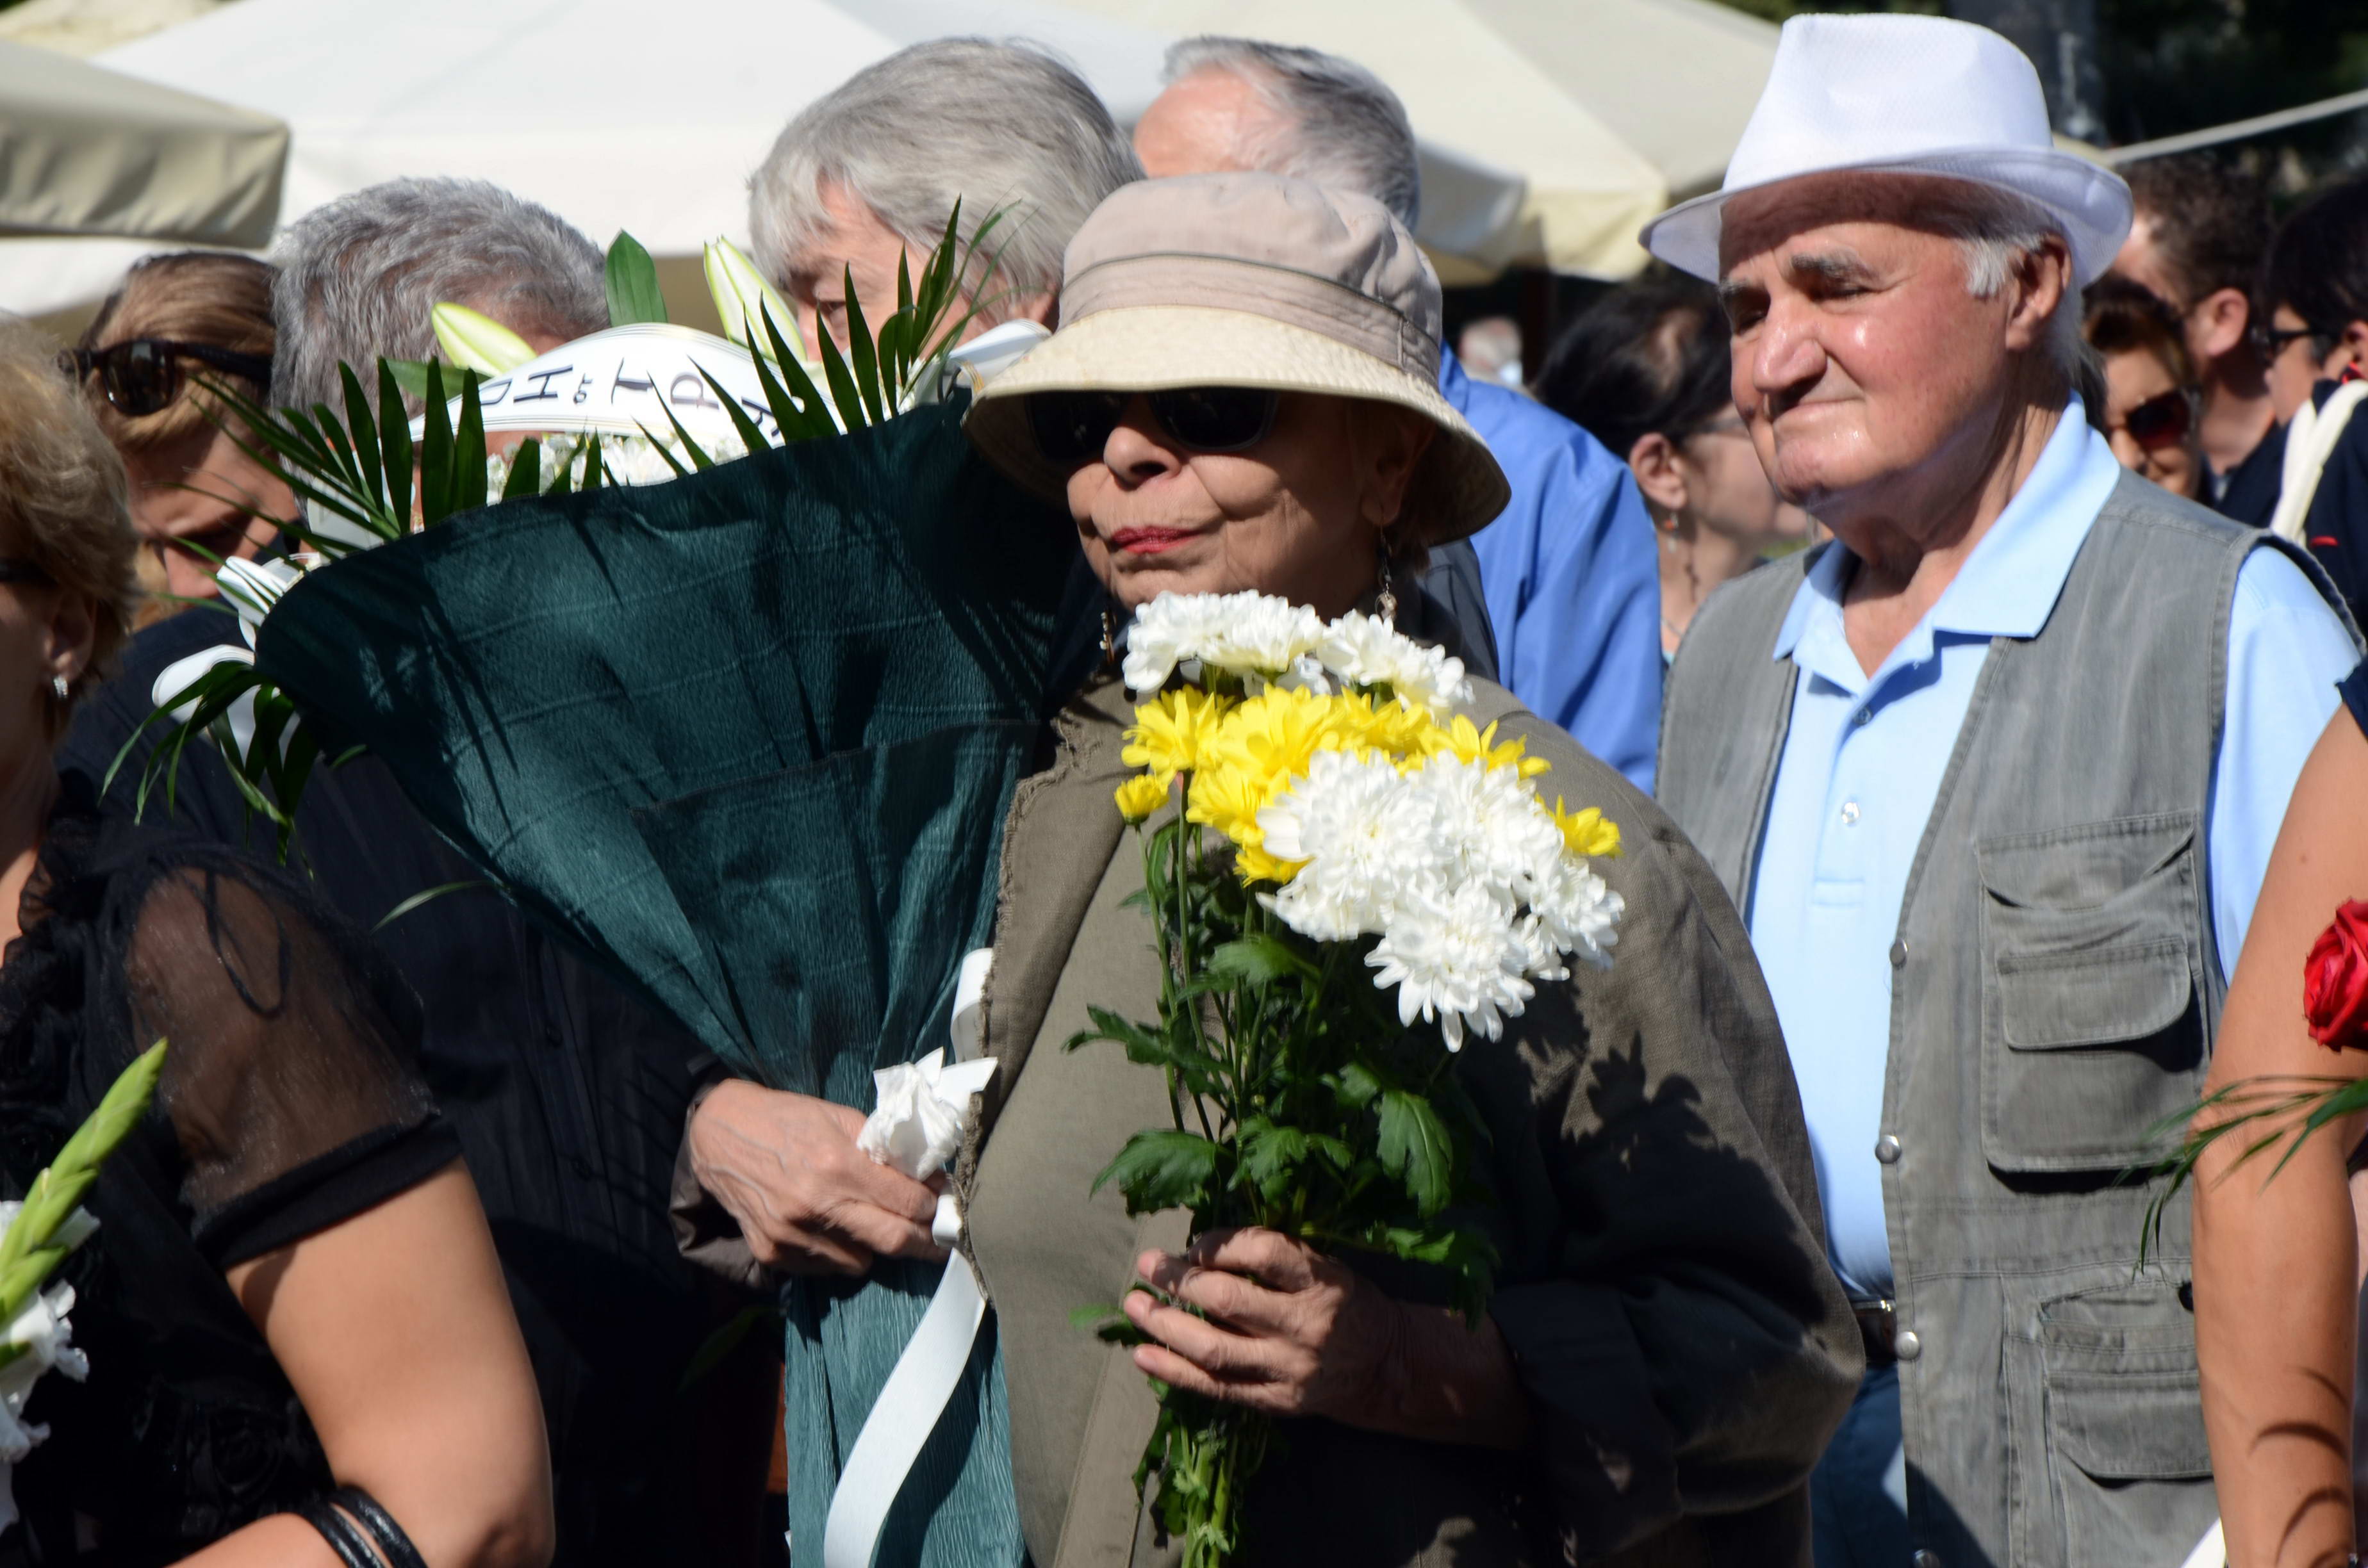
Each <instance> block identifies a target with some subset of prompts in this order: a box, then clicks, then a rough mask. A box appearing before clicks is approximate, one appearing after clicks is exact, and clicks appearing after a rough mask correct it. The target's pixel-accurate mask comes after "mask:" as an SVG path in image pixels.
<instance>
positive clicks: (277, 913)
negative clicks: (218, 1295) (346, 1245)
mask: <svg viewBox="0 0 2368 1568" xmlns="http://www.w3.org/2000/svg"><path fill="white" fill-rule="evenodd" d="M244 870H245V869H244V868H241V869H232V868H229V867H227V866H218V865H208V864H181V865H176V866H172V867H170V868H167V869H163V870H162V871H161V872H160V873H159V874H158V875H156V876H155V878H154V881H150V882H149V883H148V885H147V887H146V889H145V891H144V892H143V893H142V895H141V897H140V900H139V903H138V906H137V913H136V915H135V916H134V918H133V919H132V921H131V928H130V931H129V933H128V936H129V940H128V942H126V944H125V946H124V949H123V970H122V974H123V987H124V991H123V1001H124V1006H125V1012H126V1015H127V1017H128V1021H129V1022H130V1024H131V1043H132V1045H133V1047H134V1048H135V1049H138V1048H144V1047H145V1046H147V1045H148V1044H150V1043H153V1042H154V1040H159V1039H162V1040H166V1041H167V1042H168V1049H167V1051H166V1052H165V1069H164V1075H163V1078H162V1081H161V1083H160V1085H159V1089H158V1098H159V1100H160V1102H161V1103H162V1105H163V1107H164V1108H165V1113H166V1114H167V1115H168V1116H169V1117H170V1119H171V1121H172V1126H173V1131H174V1135H175V1137H176V1140H177V1142H178V1143H179V1145H180V1149H181V1153H182V1154H183V1157H184V1159H185V1160H186V1163H187V1164H186V1173H185V1181H184V1186H183V1189H182V1195H181V1196H182V1198H183V1199H184V1201H185V1202H187V1203H188V1206H189V1208H190V1209H191V1210H193V1211H194V1213H195V1221H194V1224H193V1226H192V1234H193V1236H194V1238H195V1240H196V1241H197V1243H198V1244H199V1248H200V1249H201V1250H202V1251H204V1252H205V1253H206V1255H207V1256H208V1257H209V1258H210V1259H211V1261H212V1262H214V1263H215V1264H216V1266H217V1267H223V1268H227V1267H231V1266H232V1265H233V1264H236V1263H240V1262H243V1261H245V1260H246V1259H248V1258H252V1257H256V1256H261V1255H262V1254H263V1253H266V1252H268V1251H270V1250H272V1249H273V1248H275V1247H279V1246H282V1245H285V1244H288V1243H290V1242H292V1241H295V1240H297V1239H298V1238H300V1237H302V1236H303V1235H306V1234H309V1233H312V1232H313V1231H317V1230H321V1229H323V1228H324V1227H326V1226H329V1225H333V1224H336V1223H337V1222H338V1221H342V1220H346V1219H348V1218H350V1217H352V1216H353V1215H354V1214H357V1213H359V1212H360V1211H361V1210H364V1209H367V1208H369V1207H370V1206H371V1205H373V1204H376V1203H379V1202H381V1201H383V1200H384V1199H388V1198H391V1197H393V1196H394V1195H395V1194H396V1193H398V1192H401V1191H403V1190H404V1188H406V1187H411V1186H413V1185H415V1184H416V1183H417V1182H419V1181H421V1180H424V1179H425V1178H426V1177H427V1176H429V1175H430V1174H432V1173H433V1172H435V1171H436V1170H438V1169H439V1168H440V1167H442V1166H443V1165H447V1164H449V1163H450V1161H452V1160H453V1159H456V1158H458V1157H459V1154H460V1146H459V1143H458V1141H457V1139H456V1138H455V1137H454V1136H453V1134H452V1132H451V1131H450V1128H449V1127H447V1126H446V1124H445V1123H444V1122H443V1121H442V1119H440V1118H439V1117H438V1115H437V1113H436V1107H435V1103H434V1101H433V1100H432V1099H431V1098H430V1096H429V1095H428V1093H427V1087H426V1085H424V1084H423V1083H422V1082H421V1081H420V1078H419V1075H418V1072H417V1070H416V1060H415V1053H416V1028H417V1026H416V1007H415V1006H410V1005H409V1003H410V999H409V997H408V996H407V994H403V993H402V992H401V990H400V982H399V981H394V980H393V979H392V975H391V971H387V970H386V969H385V966H384V965H383V963H382V961H374V955H373V954H371V953H370V952H369V950H368V949H367V948H366V945H365V944H364V943H363V942H362V940H361V939H360V937H359V935H358V934H357V933H354V932H352V931H350V930H347V929H344V928H343V927H342V926H340V924H339V923H338V922H337V921H336V916H335V915H330V914H328V913H327V912H325V911H324V910H318V909H310V908H306V907H304V906H303V901H302V899H301V895H298V894H296V893H294V892H292V891H290V890H284V889H281V888H279V887H278V886H276V885H275V884H274V883H273V882H272V881H268V880H267V879H266V878H265V877H263V876H260V875H257V876H254V877H253V878H252V880H250V878H249V876H248V875H245V874H242V872H243V871H244Z"/></svg>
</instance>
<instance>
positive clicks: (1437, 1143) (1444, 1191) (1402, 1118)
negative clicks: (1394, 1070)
mask: <svg viewBox="0 0 2368 1568" xmlns="http://www.w3.org/2000/svg"><path fill="white" fill-rule="evenodd" d="M1381 1131H1382V1137H1381V1144H1380V1147H1379V1149H1378V1150H1377V1153H1379V1154H1380V1155H1381V1160H1382V1168H1383V1169H1384V1170H1386V1171H1388V1172H1389V1173H1390V1174H1391V1175H1392V1176H1396V1177H1397V1178H1398V1179H1399V1180H1400V1181H1401V1182H1403V1183H1405V1185H1406V1194H1407V1196H1409V1197H1411V1198H1412V1199H1414V1201H1415V1209H1416V1211H1417V1212H1418V1213H1420V1214H1421V1215H1422V1217H1423V1218H1424V1219H1426V1220H1428V1219H1429V1218H1430V1217H1431V1216H1432V1215H1433V1214H1436V1213H1438V1212H1439V1211H1440V1210H1441V1209H1444V1208H1446V1207H1447V1196H1448V1189H1449V1187H1450V1185H1451V1183H1452V1180H1453V1178H1454V1174H1455V1153H1454V1150H1453V1148H1452V1146H1451V1145H1450V1144H1449V1142H1448V1140H1447V1129H1446V1128H1445V1127H1443V1126H1441V1125H1440V1120H1439V1113H1438V1112H1437V1111H1434V1110H1433V1109H1431V1108H1430V1102H1429V1100H1427V1099H1424V1098H1423V1097H1422V1096H1419V1095H1415V1094H1409V1093H1407V1092H1406V1090H1404V1089H1385V1090H1383V1093H1382V1129H1381Z"/></svg>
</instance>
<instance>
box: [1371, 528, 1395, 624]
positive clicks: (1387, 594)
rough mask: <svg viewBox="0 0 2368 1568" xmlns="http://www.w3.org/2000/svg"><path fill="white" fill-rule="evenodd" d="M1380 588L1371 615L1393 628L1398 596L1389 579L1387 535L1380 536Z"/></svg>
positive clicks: (1388, 540) (1388, 544)
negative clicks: (1386, 622) (1376, 616)
mask: <svg viewBox="0 0 2368 1568" xmlns="http://www.w3.org/2000/svg"><path fill="white" fill-rule="evenodd" d="M1381 586H1382V591H1381V592H1380V593H1379V594H1377V595H1375V596H1374V597H1373V613H1374V614H1376V615H1378V616H1380V617H1381V618H1382V619H1383V620H1386V621H1388V622H1389V623H1390V624H1391V625H1393V626H1395V625H1396V624H1397V619H1398V596H1397V588H1396V585H1395V583H1394V582H1393V581H1392V580H1391V577H1390V538H1389V535H1387V534H1383V536H1382V584H1381Z"/></svg>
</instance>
